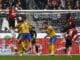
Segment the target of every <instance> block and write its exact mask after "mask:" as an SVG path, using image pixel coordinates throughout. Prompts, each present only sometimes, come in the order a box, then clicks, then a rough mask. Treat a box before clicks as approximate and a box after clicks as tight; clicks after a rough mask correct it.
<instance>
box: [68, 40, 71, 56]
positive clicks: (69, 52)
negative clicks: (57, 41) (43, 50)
mask: <svg viewBox="0 0 80 60" xmlns="http://www.w3.org/2000/svg"><path fill="white" fill-rule="evenodd" d="M68 45H69V48H68V49H69V51H68V56H70V55H71V50H72V41H69V42H68Z"/></svg>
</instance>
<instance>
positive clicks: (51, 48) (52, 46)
mask: <svg viewBox="0 0 80 60" xmlns="http://www.w3.org/2000/svg"><path fill="white" fill-rule="evenodd" d="M56 40H57V36H54V37H53V38H51V39H50V40H49V52H50V54H52V55H53V54H55V41H56Z"/></svg>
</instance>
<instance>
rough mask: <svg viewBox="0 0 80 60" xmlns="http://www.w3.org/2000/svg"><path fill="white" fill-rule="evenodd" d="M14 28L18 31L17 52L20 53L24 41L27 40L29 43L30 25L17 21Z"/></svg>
mask: <svg viewBox="0 0 80 60" xmlns="http://www.w3.org/2000/svg"><path fill="white" fill-rule="evenodd" d="M16 28H17V29H18V33H19V35H18V40H19V42H18V50H19V51H18V52H19V53H21V52H22V50H25V49H26V48H25V41H26V40H28V41H29V42H30V41H31V36H30V33H29V29H30V24H29V22H24V20H21V21H19V23H18V24H17V25H16Z"/></svg>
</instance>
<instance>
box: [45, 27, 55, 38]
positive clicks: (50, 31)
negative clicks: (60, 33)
mask: <svg viewBox="0 0 80 60" xmlns="http://www.w3.org/2000/svg"><path fill="white" fill-rule="evenodd" d="M46 32H47V34H48V35H49V36H50V37H51V38H52V37H53V36H55V35H56V32H55V30H54V29H53V27H52V26H48V28H47V30H46Z"/></svg>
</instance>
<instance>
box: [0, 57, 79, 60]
mask: <svg viewBox="0 0 80 60" xmlns="http://www.w3.org/2000/svg"><path fill="white" fill-rule="evenodd" d="M0 60H80V56H72V57H68V56H0Z"/></svg>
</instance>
